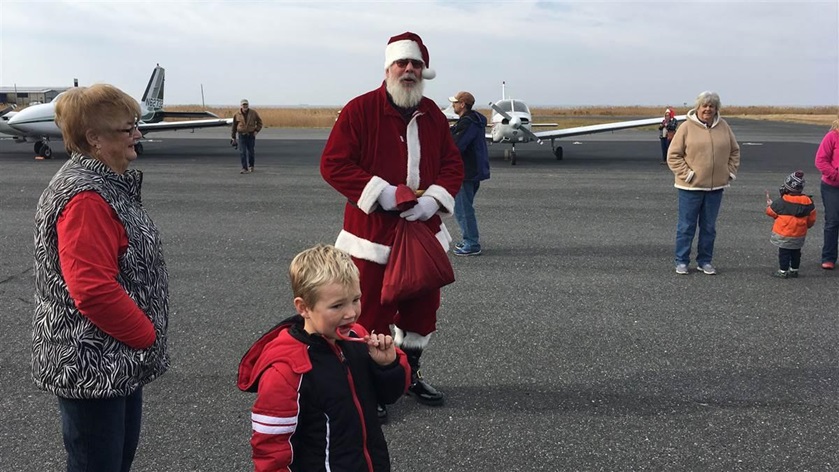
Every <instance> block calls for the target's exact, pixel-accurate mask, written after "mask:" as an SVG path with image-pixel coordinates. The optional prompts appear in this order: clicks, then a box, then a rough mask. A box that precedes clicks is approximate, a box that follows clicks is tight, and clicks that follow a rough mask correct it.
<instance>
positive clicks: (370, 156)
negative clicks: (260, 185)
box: [320, 32, 463, 419]
mask: <svg viewBox="0 0 839 472" xmlns="http://www.w3.org/2000/svg"><path fill="white" fill-rule="evenodd" d="M384 70H385V80H384V82H383V83H382V85H381V87H379V88H378V89H375V90H372V91H370V92H367V93H365V94H363V95H361V96H358V97H356V98H354V99H353V100H351V101H350V102H349V103H348V104H347V105H346V106H345V107H344V108H343V109H341V114H340V115H339V116H338V120H337V121H336V122H335V126H334V127H333V128H332V132H331V134H330V135H329V139H328V140H327V142H326V147H325V148H324V151H323V155H322V156H321V163H320V171H321V175H322V176H323V178H324V180H326V182H327V183H329V185H331V186H332V187H334V188H335V189H336V190H337V191H338V192H340V193H341V194H342V195H343V196H345V197H346V198H347V203H346V205H345V209H344V225H343V230H342V231H341V232H340V234H339V235H338V239H337V241H336V243H335V246H336V247H338V248H339V249H343V250H345V251H347V252H349V253H350V255H352V256H353V261H355V263H356V265H358V268H359V271H360V274H361V317H360V318H359V323H360V324H361V325H362V326H364V327H365V328H367V329H368V330H375V331H376V332H379V333H387V332H389V331H390V329H391V328H390V327H391V325H393V332H394V340H395V342H396V343H397V345H398V346H399V347H400V348H402V350H403V351H404V352H405V354H406V355H407V356H408V361H409V364H410V366H411V385H410V387H409V388H408V393H409V395H411V396H413V397H414V398H416V399H417V401H419V402H420V403H423V404H426V405H441V404H442V403H443V393H442V392H440V391H438V390H437V389H435V388H434V387H432V386H431V385H430V384H429V383H427V382H425V381H424V380H423V378H422V376H421V375H420V370H419V369H420V356H421V355H422V353H423V351H424V350H425V348H426V346H427V345H428V341H429V339H430V337H431V333H433V332H434V331H435V330H436V326H437V309H438V308H439V306H440V289H434V290H430V291H427V292H426V293H423V294H421V295H419V296H417V297H416V298H414V299H411V300H407V301H401V302H397V303H391V304H385V305H383V304H382V303H381V291H382V281H383V277H384V271H385V265H386V264H387V262H388V258H389V257H390V253H391V248H392V246H393V241H394V235H395V231H396V227H397V223H398V222H399V221H400V219H405V220H408V221H415V222H416V223H415V224H423V225H426V226H427V227H428V228H429V229H430V230H431V231H432V233H434V234H436V235H437V239H438V240H439V241H440V243H441V244H442V245H443V247H444V248H445V249H448V246H449V243H450V242H451V236H450V235H449V232H448V230H447V229H446V227H445V225H444V224H443V222H442V220H441V219H440V216H439V215H438V213H440V212H447V213H451V212H452V211H453V210H454V198H455V197H454V196H455V195H456V194H457V191H458V190H459V189H460V185H461V183H462V181H463V161H462V160H461V158H460V153H459V152H458V150H457V146H455V144H454V141H453V140H452V137H451V133H450V132H449V126H448V121H447V120H446V117H445V115H444V114H443V113H442V111H440V109H439V108H438V107H437V105H436V104H435V103H434V102H433V101H431V100H430V99H428V98H426V97H423V87H424V82H423V81H424V80H430V79H433V78H434V76H435V75H436V74H435V72H434V71H433V70H432V69H430V68H429V56H428V49H427V48H426V47H425V45H424V44H423V42H422V39H421V38H420V37H419V36H418V35H416V34H414V33H410V32H406V33H403V34H400V35H398V36H393V37H392V38H390V40H389V41H388V45H387V47H386V49H385V63H384ZM400 184H404V185H407V186H408V187H409V188H411V189H412V190H414V191H415V192H416V193H417V194H419V198H418V199H417V200H418V202H417V204H416V205H415V206H413V207H412V208H410V209H408V210H406V211H402V212H400V211H399V210H397V204H396V186H397V185H400ZM379 415H380V418H381V419H384V418H385V417H386V415H387V412H386V410H384V408H383V407H380V409H379Z"/></svg>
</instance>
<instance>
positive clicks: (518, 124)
mask: <svg viewBox="0 0 839 472" xmlns="http://www.w3.org/2000/svg"><path fill="white" fill-rule="evenodd" d="M489 106H490V107H491V108H492V109H493V110H495V112H496V113H498V114H499V115H501V116H503V117H504V119H506V120H507V121H509V122H510V125H511V126H512V127H513V128H515V129H517V130H519V131H521V132H522V133H524V135H525V136H528V137H529V138H530V139H531V140H532V141H536V142H537V143H539V144H542V140H541V139H539V137H537V136H536V135H535V134H533V131H530V130H529V129H528V128H526V127H523V126H522V125H521V119H520V118H519V117H515V118H514V117H512V116H510V115H509V114H508V113H507V112H506V111H504V110H502V109H501V108H499V107H498V105H496V104H494V103H492V102H490V104H489Z"/></svg>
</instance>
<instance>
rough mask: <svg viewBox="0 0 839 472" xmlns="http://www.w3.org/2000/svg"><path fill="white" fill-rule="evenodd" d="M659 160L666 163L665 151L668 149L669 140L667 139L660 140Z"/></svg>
mask: <svg viewBox="0 0 839 472" xmlns="http://www.w3.org/2000/svg"><path fill="white" fill-rule="evenodd" d="M659 141H661V160H662V161H664V162H667V150H668V149H670V140H669V139H666V138H665V139H661V138H659Z"/></svg>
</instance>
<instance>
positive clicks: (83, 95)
mask: <svg viewBox="0 0 839 472" xmlns="http://www.w3.org/2000/svg"><path fill="white" fill-rule="evenodd" d="M139 118H140V105H139V104H138V103H137V101H136V100H134V99H133V98H131V96H129V95H128V94H127V93H125V92H123V91H122V90H120V89H118V88H116V87H114V86H113V85H108V84H96V85H91V86H90V87H75V88H71V89H70V90H67V91H66V92H64V93H62V94H61V96H60V97H58V101H57V102H56V104H55V123H56V124H57V125H58V127H59V128H61V135H62V137H63V139H64V147H65V148H66V149H67V152H71V153H72V152H77V153H81V154H88V155H89V154H90V153H91V150H92V149H91V145H90V143H89V142H87V132H88V131H91V130H93V131H99V132H102V131H106V130H108V129H111V128H112V127H114V126H122V123H121V122H122V121H124V120H126V119H134V120H137V119H139Z"/></svg>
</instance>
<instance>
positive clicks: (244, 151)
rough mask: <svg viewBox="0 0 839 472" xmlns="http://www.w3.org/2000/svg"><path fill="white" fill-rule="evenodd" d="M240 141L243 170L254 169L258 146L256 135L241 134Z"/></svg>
mask: <svg viewBox="0 0 839 472" xmlns="http://www.w3.org/2000/svg"><path fill="white" fill-rule="evenodd" d="M238 141H239V157H240V158H241V159H242V169H247V168H248V167H253V159H254V145H255V144H256V135H254V134H253V133H249V134H242V133H239V139H238Z"/></svg>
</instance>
